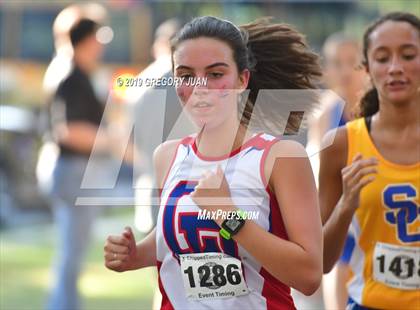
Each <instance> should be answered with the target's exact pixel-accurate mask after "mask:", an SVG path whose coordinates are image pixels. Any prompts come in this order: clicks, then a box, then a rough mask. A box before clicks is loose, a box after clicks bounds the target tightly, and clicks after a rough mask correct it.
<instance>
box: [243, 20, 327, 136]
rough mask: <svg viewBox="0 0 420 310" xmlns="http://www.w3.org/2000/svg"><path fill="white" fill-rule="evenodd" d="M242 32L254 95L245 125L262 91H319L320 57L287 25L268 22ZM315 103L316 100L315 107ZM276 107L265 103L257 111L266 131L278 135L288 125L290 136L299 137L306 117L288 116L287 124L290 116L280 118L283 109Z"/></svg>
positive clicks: (251, 25)
mask: <svg viewBox="0 0 420 310" xmlns="http://www.w3.org/2000/svg"><path fill="white" fill-rule="evenodd" d="M240 28H241V29H242V30H243V31H244V32H245V33H246V44H247V48H248V57H249V69H250V71H251V77H250V81H249V83H248V89H249V90H250V93H249V98H248V102H247V104H246V106H245V108H244V113H243V117H242V122H249V120H250V116H251V113H252V110H253V108H254V106H255V101H256V99H257V96H258V92H259V90H261V89H313V88H315V84H314V82H315V81H316V79H317V78H318V77H320V76H321V75H322V73H321V68H320V66H319V63H318V56H317V55H316V54H315V53H313V52H311V51H310V50H309V48H308V46H307V44H306V42H305V39H304V37H303V35H302V34H300V33H299V32H297V31H296V30H294V29H293V28H292V27H290V26H289V25H286V24H270V23H269V19H268V18H264V19H259V20H257V21H255V22H253V23H250V24H246V25H242V26H241V27H240ZM282 99H284V98H282ZM315 102H316V100H313V103H315ZM277 104H278V103H277ZM274 105H276V100H268V101H267V102H263V103H262V104H261V107H260V109H258V110H257V111H255V112H256V113H258V114H259V117H258V119H259V120H264V123H265V127H267V125H268V127H270V128H269V129H270V130H271V131H274V132H275V131H276V130H275V129H276V127H279V126H278V124H279V123H280V122H281V121H283V122H287V126H286V133H288V132H287V131H289V133H292V132H294V133H296V132H297V131H298V130H299V127H300V125H301V121H302V117H303V113H291V114H290V115H287V116H288V119H287V120H286V119H285V116H286V115H282V113H279V114H277V115H276V113H275V111H278V110H279V108H278V106H277V107H276V106H274ZM250 112H251V113H250ZM281 112H283V111H281ZM283 114H284V113H283ZM270 122H271V124H270Z"/></svg>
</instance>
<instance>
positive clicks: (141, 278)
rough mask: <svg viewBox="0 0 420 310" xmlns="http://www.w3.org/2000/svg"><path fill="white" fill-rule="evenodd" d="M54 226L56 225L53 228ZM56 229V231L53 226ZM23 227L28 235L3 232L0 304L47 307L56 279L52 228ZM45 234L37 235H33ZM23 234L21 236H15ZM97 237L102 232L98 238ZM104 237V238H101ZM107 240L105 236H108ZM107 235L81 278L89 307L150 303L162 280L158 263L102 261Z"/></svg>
mask: <svg viewBox="0 0 420 310" xmlns="http://www.w3.org/2000/svg"><path fill="white" fill-rule="evenodd" d="M50 231H51V229H50ZM50 233H51V232H50ZM29 234H30V232H27V231H25V233H21V235H23V236H28V240H26V238H23V239H24V240H23V241H22V236H21V237H20V238H15V236H14V235H13V232H7V234H6V236H4V235H3V236H2V239H1V244H0V309H2V310H24V309H28V310H29V309H30V310H34V309H44V308H45V302H46V299H47V297H48V292H49V288H50V286H51V283H52V280H53V279H52V277H53V275H52V272H51V264H52V261H53V255H54V249H53V244H54V243H53V242H52V241H51V240H52V239H53V237H52V236H48V230H47V231H44V232H38V233H35V235H36V237H35V238H34V236H33V235H32V236H30V235H29ZM37 238H39V239H41V240H38V241H37V240H35V241H34V239H37ZM16 239H18V240H16ZM97 239H98V238H97ZM99 239H102V238H99ZM103 240H105V239H103ZM103 240H96V241H94V242H93V246H92V247H91V248H90V250H89V253H88V255H87V260H86V264H85V268H84V272H83V274H82V276H81V278H80V281H79V289H80V291H81V295H82V298H83V305H84V307H83V308H84V309H88V310H95V309H98V310H99V309H100V310H104V309H121V310H136V309H151V308H152V298H153V293H154V289H155V287H156V285H157V272H156V269H155V268H148V269H144V270H139V271H132V272H126V273H116V272H112V271H110V270H108V269H106V268H105V267H104V265H103V253H102V246H103Z"/></svg>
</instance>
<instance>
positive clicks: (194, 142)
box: [191, 133, 262, 161]
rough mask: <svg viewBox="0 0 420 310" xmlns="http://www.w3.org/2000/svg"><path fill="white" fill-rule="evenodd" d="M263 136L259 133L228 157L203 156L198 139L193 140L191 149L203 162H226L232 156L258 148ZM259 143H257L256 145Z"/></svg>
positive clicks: (227, 155)
mask: <svg viewBox="0 0 420 310" xmlns="http://www.w3.org/2000/svg"><path fill="white" fill-rule="evenodd" d="M261 135H262V133H259V134H257V135H255V136H253V137H251V138H250V139H249V140H248V141H247V142H245V143H244V144H243V145H241V146H240V147H238V148H237V149H236V150H233V151H232V152H230V153H229V154H226V155H222V156H206V155H204V154H201V153H200V151H199V150H198V148H197V144H196V137H194V138H193V141H192V143H191V148H192V149H193V151H194V153H195V155H197V157H198V158H200V159H201V160H205V161H219V160H224V159H228V158H230V157H232V156H235V155H236V154H238V153H239V152H240V151H242V150H244V149H246V148H247V147H249V146H255V147H258V146H259V144H258V142H257V141H259V140H260V139H258V138H259V137H260V136H261ZM256 142H257V143H256Z"/></svg>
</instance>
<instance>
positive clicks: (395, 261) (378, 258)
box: [373, 242, 420, 290]
mask: <svg viewBox="0 0 420 310" xmlns="http://www.w3.org/2000/svg"><path fill="white" fill-rule="evenodd" d="M373 259H374V261H373V276H374V279H375V280H376V281H378V282H382V283H383V284H385V285H387V286H390V287H395V288H399V289H403V290H416V289H420V249H419V248H416V247H403V246H395V245H391V244H386V243H381V242H378V243H377V244H376V246H375V252H374V256H373Z"/></svg>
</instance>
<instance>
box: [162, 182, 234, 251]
mask: <svg viewBox="0 0 420 310" xmlns="http://www.w3.org/2000/svg"><path fill="white" fill-rule="evenodd" d="M196 185H197V182H190V181H180V182H179V183H178V184H177V185H176V186H175V187H174V188H173V190H172V192H171V193H170V194H169V197H168V200H167V203H166V205H165V206H164V208H165V210H164V212H163V219H162V222H163V234H164V237H165V240H166V243H167V245H168V247H169V248H170V249H171V251H172V252H173V254H174V256H175V257H176V258H178V255H179V254H187V253H205V252H223V253H226V254H229V255H230V256H232V257H237V246H236V244H235V242H234V241H233V240H226V239H224V238H221V237H220V235H219V230H220V227H219V226H218V225H217V224H216V223H215V222H214V221H213V220H202V219H198V218H197V217H198V212H177V207H178V203H179V200H180V199H181V198H182V197H183V196H185V195H189V194H190V193H191V192H192V191H193V190H194V187H195V186H196ZM176 216H178V219H177V220H178V221H177V222H178V225H177V226H178V227H175V225H176V224H175V223H176V221H175V217H176ZM181 235H182V237H183V239H184V240H185V241H186V243H187V245H186V246H182V245H181V242H180V241H181V240H180V238H181Z"/></svg>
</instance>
